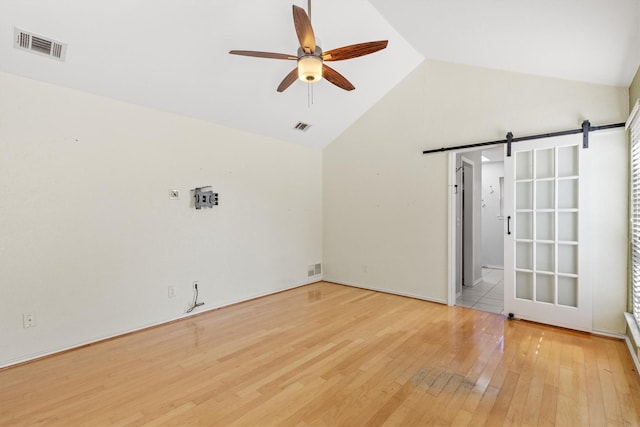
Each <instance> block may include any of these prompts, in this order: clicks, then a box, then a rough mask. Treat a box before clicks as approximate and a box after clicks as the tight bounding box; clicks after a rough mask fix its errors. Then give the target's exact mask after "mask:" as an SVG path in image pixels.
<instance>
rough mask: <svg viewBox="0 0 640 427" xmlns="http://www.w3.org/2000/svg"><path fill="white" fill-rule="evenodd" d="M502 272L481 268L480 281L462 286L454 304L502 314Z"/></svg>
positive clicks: (495, 269)
mask: <svg viewBox="0 0 640 427" xmlns="http://www.w3.org/2000/svg"><path fill="white" fill-rule="evenodd" d="M503 279H504V273H503V271H502V270H500V269H497V268H483V269H482V282H480V283H478V284H477V285H475V286H463V287H462V294H461V295H460V296H459V297H458V298H457V299H456V305H459V306H461V307H470V308H474V309H476V310H482V311H490V312H492V313H498V314H502V313H503V312H504V280H503Z"/></svg>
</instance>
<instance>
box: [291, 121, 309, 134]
mask: <svg viewBox="0 0 640 427" xmlns="http://www.w3.org/2000/svg"><path fill="white" fill-rule="evenodd" d="M310 127H311V125H310V124H308V123H302V122H298V123H297V124H296V125H295V126H294V127H293V128H294V129H297V130H299V131H302V132H306V131H308V130H309V128H310Z"/></svg>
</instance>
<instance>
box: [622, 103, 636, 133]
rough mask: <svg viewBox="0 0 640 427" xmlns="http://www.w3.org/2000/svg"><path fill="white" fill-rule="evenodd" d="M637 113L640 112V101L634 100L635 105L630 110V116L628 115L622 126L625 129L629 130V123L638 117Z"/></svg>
mask: <svg viewBox="0 0 640 427" xmlns="http://www.w3.org/2000/svg"><path fill="white" fill-rule="evenodd" d="M638 111H640V99H638V100H636V105H634V106H633V108H632V109H631V114H629V118H628V119H627V121H626V123H625V124H624V128H625V129H629V126H631V122H632V121H633V119H635V118H636V116H637V115H638Z"/></svg>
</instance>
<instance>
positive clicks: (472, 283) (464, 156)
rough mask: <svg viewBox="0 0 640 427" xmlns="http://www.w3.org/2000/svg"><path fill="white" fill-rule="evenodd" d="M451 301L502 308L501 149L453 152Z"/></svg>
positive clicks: (471, 305)
mask: <svg viewBox="0 0 640 427" xmlns="http://www.w3.org/2000/svg"><path fill="white" fill-rule="evenodd" d="M449 182H450V188H451V192H450V202H449V206H450V209H449V213H450V214H449V239H450V242H449V247H450V252H449V257H450V262H449V265H450V275H449V277H450V280H449V305H460V306H463V307H469V308H474V309H478V310H483V311H490V312H493V313H502V312H503V311H504V274H503V268H504V242H503V239H504V236H503V234H504V216H503V212H502V210H503V196H504V187H503V185H504V153H503V147H496V148H491V149H484V150H483V149H477V150H470V151H464V152H454V153H451V154H450V177H449Z"/></svg>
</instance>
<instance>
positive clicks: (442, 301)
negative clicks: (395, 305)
mask: <svg viewBox="0 0 640 427" xmlns="http://www.w3.org/2000/svg"><path fill="white" fill-rule="evenodd" d="M322 280H323V281H325V282H329V283H335V284H336V285H343V286H351V287H352V288H359V289H365V290H367V291H375V292H382V293H383V294H390V295H398V296H401V297H409V298H415V299H419V300H422V301H427V302H435V303H438V304H445V305H448V304H447V300H446V299H441V298H427V297H424V296H422V295H416V294H412V293H408V292H398V291H392V290H390V289H385V288H376V287H372V286H367V285H361V284H359V283H355V282H344V281H342V280H333V279H322Z"/></svg>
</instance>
